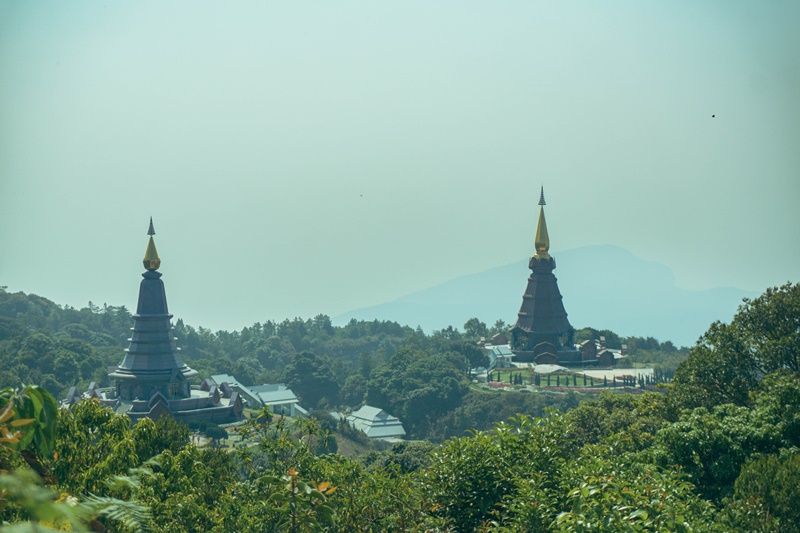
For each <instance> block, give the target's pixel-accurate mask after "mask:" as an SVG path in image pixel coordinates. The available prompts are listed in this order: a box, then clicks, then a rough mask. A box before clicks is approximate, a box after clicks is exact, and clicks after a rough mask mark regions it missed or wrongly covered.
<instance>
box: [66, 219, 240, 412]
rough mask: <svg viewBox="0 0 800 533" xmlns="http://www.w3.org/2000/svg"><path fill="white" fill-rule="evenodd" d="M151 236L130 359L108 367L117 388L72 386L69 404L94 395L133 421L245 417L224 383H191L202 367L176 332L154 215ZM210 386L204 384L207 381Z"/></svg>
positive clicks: (235, 397) (140, 286)
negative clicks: (185, 352) (191, 362)
mask: <svg viewBox="0 0 800 533" xmlns="http://www.w3.org/2000/svg"><path fill="white" fill-rule="evenodd" d="M147 234H148V235H149V236H150V240H149V242H148V244H147V250H146V252H145V256H144V267H145V270H146V271H145V272H144V274H142V277H143V278H144V279H143V280H142V282H141V284H140V285H139V302H138V304H137V306H136V314H135V315H133V328H132V330H133V333H132V335H131V338H129V339H128V342H129V345H128V348H127V349H126V350H125V352H126V353H125V357H124V358H123V359H122V362H121V363H120V364H119V366H116V367H113V368H111V369H110V371H109V374H108V375H109V377H110V378H111V379H112V380H114V382H115V386H114V387H113V388H108V389H103V388H98V387H97V386H95V384H92V385H91V386H90V387H89V391H87V392H86V393H84V394H82V395H78V394H77V392H76V391H75V390H74V389H75V387H73V389H71V390H70V393H69V396H68V398H67V400H66V403H67V404H71V403H74V401H77V400H78V399H81V398H85V397H95V398H97V399H99V400H100V401H101V403H103V404H105V405H108V406H109V407H112V408H113V409H114V410H116V411H117V412H118V413H123V414H126V415H128V416H129V417H130V418H131V419H132V420H133V421H134V422H135V421H136V420H138V419H139V418H142V417H150V418H157V417H159V416H161V415H162V414H170V415H172V416H174V417H175V418H176V419H178V420H181V421H183V422H189V421H192V420H207V421H210V422H215V423H224V422H233V421H236V420H238V419H239V418H240V417H241V414H242V410H243V403H242V398H241V397H240V395H239V393H238V392H237V391H235V390H233V388H232V387H230V386H227V384H226V383H221V384H219V386H217V385H216V384H215V385H212V386H208V385H206V386H197V387H192V386H191V384H190V382H189V380H190V379H191V378H192V377H194V376H196V375H197V371H195V370H192V369H191V368H189V367H188V366H187V365H186V363H184V362H183V360H182V359H181V356H180V348H178V347H177V345H176V338H175V337H174V336H173V334H172V322H171V319H172V315H171V314H170V313H169V310H168V308H167V295H166V292H165V290H164V282H163V281H161V273H160V272H158V268H159V267H160V266H161V259H160V258H159V257H158V251H157V250H156V245H155V241H154V240H153V235H155V230H154V229H153V219H152V218H151V219H150V228H149V230H148V232H147ZM204 384H205V383H204Z"/></svg>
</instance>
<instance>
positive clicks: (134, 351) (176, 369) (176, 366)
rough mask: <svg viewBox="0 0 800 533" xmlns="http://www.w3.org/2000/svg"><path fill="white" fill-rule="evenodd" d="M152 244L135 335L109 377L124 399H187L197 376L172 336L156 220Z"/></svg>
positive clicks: (147, 256) (150, 233) (138, 306)
mask: <svg viewBox="0 0 800 533" xmlns="http://www.w3.org/2000/svg"><path fill="white" fill-rule="evenodd" d="M147 234H148V235H150V242H149V243H148V245H147V251H146V252H145V256H144V267H145V268H146V269H147V271H146V272H145V273H144V274H142V277H143V278H144V279H143V280H142V283H141V284H140V285H139V303H138V305H137V306H136V314H135V315H133V321H134V322H133V328H132V330H133V334H132V335H131V338H130V339H128V342H130V345H129V346H128V348H127V349H126V350H125V352H126V354H125V358H124V359H123V360H122V363H121V364H120V365H119V366H118V367H116V368H115V369H114V371H113V372H111V373H110V374H109V376H110V377H111V378H114V379H116V382H117V396H118V397H119V398H120V399H121V400H127V401H132V400H135V399H137V398H144V397H147V398H150V397H151V396H152V395H153V394H155V393H156V392H160V393H161V394H162V395H164V396H165V397H166V398H167V399H173V398H188V397H189V396H190V387H189V381H188V380H189V378H191V377H193V376H195V375H197V372H196V371H195V370H192V369H191V368H189V367H188V366H186V364H185V363H184V362H183V361H182V360H181V357H180V355H179V353H178V352H179V350H180V348H178V347H177V346H176V344H175V337H173V335H172V323H171V320H172V315H171V314H169V310H168V309H167V295H166V293H165V292H164V282H163V281H161V273H160V272H158V271H157V270H158V267H159V266H161V259H159V257H158V252H157V251H156V245H155V242H153V235H155V231H154V230H153V219H152V218H151V219H150V228H149V230H148V232H147Z"/></svg>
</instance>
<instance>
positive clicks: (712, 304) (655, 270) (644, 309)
mask: <svg viewBox="0 0 800 533" xmlns="http://www.w3.org/2000/svg"><path fill="white" fill-rule="evenodd" d="M554 257H555V259H556V270H555V272H554V273H555V275H556V277H557V278H558V284H559V289H560V290H561V294H562V295H563V297H564V307H565V308H566V310H567V313H568V315H569V320H570V323H571V324H572V326H573V327H574V328H576V329H580V328H582V327H586V326H591V327H593V328H597V329H610V330H612V331H614V332H616V333H619V334H620V335H631V336H634V335H635V336H639V337H655V338H657V339H659V340H660V341H665V340H671V341H672V342H673V343H675V344H676V345H679V346H691V345H693V344H694V343H695V341H696V340H697V338H698V337H699V336H700V335H702V334H703V333H704V332H705V331H706V329H708V326H709V325H710V324H711V322H713V321H715V320H722V321H725V322H727V321H730V319H731V318H732V317H733V315H734V314H735V312H736V309H737V307H738V306H739V304H741V302H742V298H752V297H755V296H757V295H758V293H754V292H750V291H745V290H741V289H736V288H729V287H726V288H716V289H708V290H702V291H691V290H686V289H681V288H678V287H676V286H675V277H674V275H673V274H672V271H671V270H670V269H669V268H668V267H666V266H665V265H662V264H660V263H656V262H653V261H645V260H643V259H640V258H638V257H636V256H634V255H633V254H631V253H630V252H628V251H626V250H624V249H622V248H618V247H616V246H608V245H600V246H587V247H583V248H576V249H573V250H567V251H563V252H559V253H557V254H554ZM529 274H530V270H528V260H527V259H526V260H523V261H519V262H517V263H513V264H510V265H505V266H500V267H496V268H492V269H490V270H486V271H484V272H479V273H476V274H470V275H467V276H462V277H459V278H456V279H453V280H450V281H447V282H445V283H442V284H441V285H437V286H435V287H431V288H429V289H424V290H421V291H418V292H414V293H412V294H409V295H407V296H403V297H401V298H398V299H397V300H394V301H392V302H387V303H383V304H379V305H375V306H371V307H365V308H362V309H356V310H353V311H349V312H347V313H343V314H341V315H338V316H336V317H334V318H333V322H334V323H335V324H344V323H346V322H348V321H349V320H350V319H352V318H355V319H357V320H373V319H376V318H377V319H380V320H394V321H396V322H399V323H400V324H407V325H409V326H412V327H416V326H417V325H419V326H421V327H422V328H423V329H424V330H425V331H426V332H430V331H431V330H434V329H441V328H445V327H447V326H449V325H452V326H454V327H458V328H459V329H460V328H461V327H462V326H463V324H464V322H466V321H467V320H468V319H470V318H472V317H478V318H479V319H481V320H483V321H484V322H486V323H487V324H489V325H491V324H494V322H495V321H496V320H497V319H503V320H505V321H506V322H508V323H510V324H513V323H514V322H515V321H516V317H517V311H519V306H520V303H521V302H522V294H523V292H524V290H525V287H526V283H527V279H528V275H529Z"/></svg>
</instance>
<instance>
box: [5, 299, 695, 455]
mask: <svg viewBox="0 0 800 533" xmlns="http://www.w3.org/2000/svg"><path fill="white" fill-rule="evenodd" d="M132 324H133V319H132V318H131V313H130V311H128V309H127V308H125V307H124V306H119V307H115V306H108V305H103V306H102V307H99V306H96V305H94V304H92V303H91V302H90V303H89V305H88V306H87V307H85V308H83V309H74V308H70V307H61V306H59V305H57V304H55V303H53V302H51V301H50V300H47V299H45V298H42V297H40V296H36V295H26V294H24V293H19V292H18V293H9V292H7V291H6V290H4V289H2V288H0V358H1V359H0V361H2V364H0V385H7V386H15V387H16V386H20V385H22V384H28V383H36V384H38V385H40V386H41V387H43V388H45V389H46V390H48V391H49V392H50V393H52V394H53V395H55V396H56V397H61V398H63V397H65V396H66V391H67V389H68V388H69V387H70V386H73V385H75V386H78V387H79V390H86V388H87V387H88V385H89V383H90V382H92V381H94V382H96V383H97V384H98V385H100V386H108V385H110V384H111V383H110V382H109V378H108V370H107V368H108V367H109V366H114V365H117V364H119V363H120V361H121V360H122V357H123V355H124V352H123V350H124V348H125V347H127V341H126V339H127V337H128V336H129V334H130V328H131V326H132ZM507 327H508V326H507V325H506V324H505V323H504V322H503V321H499V320H498V321H497V322H496V323H495V324H494V325H493V326H487V325H486V324H484V323H483V322H481V321H479V320H477V319H474V318H473V319H470V320H468V321H467V322H466V323H465V324H464V327H463V330H459V329H457V328H455V327H452V326H450V327H448V328H445V329H442V330H439V331H434V332H431V333H430V334H426V333H424V332H423V331H422V330H419V329H412V328H410V327H407V326H401V325H399V324H397V323H395V322H380V321H377V320H374V321H361V322H359V321H356V320H351V321H350V322H349V323H348V324H346V325H345V326H341V327H337V326H333V325H331V321H330V319H329V318H328V317H327V316H325V315H318V316H316V317H314V318H312V319H306V320H304V319H300V318H295V319H293V320H288V319H287V320H284V321H282V322H272V321H266V322H264V323H256V324H253V325H252V326H249V327H245V328H242V330H241V331H233V332H228V331H217V332H212V331H210V330H208V329H205V328H203V327H198V328H194V327H192V326H190V325H187V324H184V322H183V321H182V320H181V319H177V320H176V321H175V336H176V337H177V343H178V346H180V347H181V355H182V357H183V358H184V360H185V362H186V363H187V364H188V365H189V366H191V367H192V368H194V369H195V370H197V371H198V376H197V377H196V378H195V381H196V382H197V383H196V384H199V382H200V381H201V380H202V379H204V378H206V377H209V376H211V375H213V374H231V375H233V376H235V377H236V378H237V379H238V380H239V381H240V382H241V383H242V384H244V385H257V384H262V383H275V382H285V383H287V384H288V385H289V386H290V387H291V388H292V390H293V391H294V392H295V393H296V394H297V395H298V397H299V398H300V400H301V402H302V405H303V406H304V407H306V408H308V409H317V408H331V409H336V408H338V409H343V410H347V409H353V408H357V407H359V406H360V405H362V404H363V403H365V402H366V403H368V404H370V405H374V406H377V407H381V408H383V409H386V410H387V411H388V412H390V413H392V414H393V415H395V416H398V417H399V418H400V419H401V420H402V421H403V423H404V425H405V427H406V430H407V431H409V434H410V435H411V436H412V437H415V438H427V439H434V440H442V439H444V438H447V437H450V436H454V435H464V434H466V432H467V431H468V430H470V429H488V428H491V427H492V425H493V424H494V423H496V422H499V421H502V420H504V419H505V418H507V417H508V416H509V415H512V414H514V413H524V414H529V415H534V416H539V415H541V414H543V413H544V409H545V408H547V407H554V408H557V409H561V410H564V409H567V408H569V407H571V406H574V405H577V403H578V399H577V398H575V396H574V395H571V396H567V397H565V396H563V395H553V394H549V393H542V394H537V395H535V396H532V397H531V396H525V395H518V394H517V395H512V396H511V397H507V396H505V395H502V394H500V393H489V392H485V391H483V392H479V391H476V390H474V389H471V388H470V386H469V385H470V379H469V376H468V373H469V370H470V369H471V368H474V367H477V366H485V365H486V364H487V360H486V357H485V355H484V354H483V353H482V351H481V350H480V349H479V348H478V347H477V341H478V340H479V339H480V338H481V337H489V336H491V335H493V334H495V333H498V332H500V331H503V330H505V329H506V328H507ZM600 336H604V337H605V338H606V340H607V344H608V346H609V347H611V348H619V347H621V346H622V344H623V343H624V344H627V345H628V347H629V352H630V354H631V356H630V360H631V361H637V362H642V363H646V364H648V365H650V366H653V365H655V366H657V367H659V368H661V369H662V370H665V371H666V372H668V373H670V372H674V370H675V368H677V364H678V362H679V361H681V360H683V359H684V358H685V357H686V355H687V352H686V350H683V351H681V350H678V349H676V348H675V347H674V346H673V345H672V343H670V342H669V341H665V342H662V343H660V342H659V341H657V340H656V339H653V338H646V339H645V338H638V337H628V338H625V337H620V336H618V335H616V334H615V333H614V332H612V331H608V330H599V331H598V330H594V329H592V328H584V329H582V330H579V331H578V332H577V335H576V338H577V339H578V340H584V339H592V338H593V339H599V338H600Z"/></svg>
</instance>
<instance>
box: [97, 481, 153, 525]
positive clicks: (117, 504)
mask: <svg viewBox="0 0 800 533" xmlns="http://www.w3.org/2000/svg"><path fill="white" fill-rule="evenodd" d="M120 477H124V476H120ZM81 507H83V508H84V509H85V510H86V511H88V512H89V513H91V514H93V515H94V516H103V517H106V518H109V519H111V520H114V521H116V522H119V523H120V524H122V525H123V526H124V527H125V528H126V529H128V530H130V531H136V532H146V531H149V524H150V520H151V516H150V509H149V508H148V507H147V506H145V505H142V504H140V503H138V502H136V501H130V502H126V501H124V500H118V499H117V498H109V497H106V496H96V495H94V494H90V495H89V497H88V498H86V500H85V501H83V502H81Z"/></svg>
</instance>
